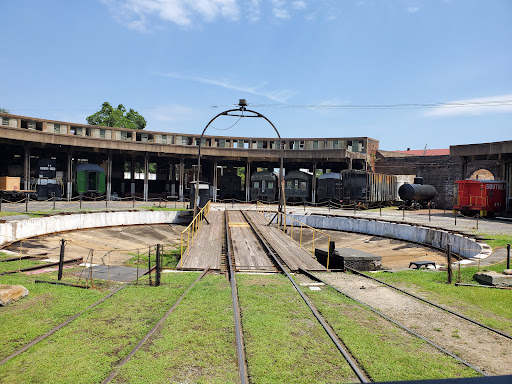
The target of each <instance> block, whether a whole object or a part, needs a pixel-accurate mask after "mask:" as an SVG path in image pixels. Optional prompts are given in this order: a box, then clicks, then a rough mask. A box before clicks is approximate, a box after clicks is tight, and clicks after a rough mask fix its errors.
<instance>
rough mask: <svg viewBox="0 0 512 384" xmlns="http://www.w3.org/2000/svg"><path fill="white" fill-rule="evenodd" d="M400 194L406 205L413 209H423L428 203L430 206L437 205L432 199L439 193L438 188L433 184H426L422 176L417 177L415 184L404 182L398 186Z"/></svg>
mask: <svg viewBox="0 0 512 384" xmlns="http://www.w3.org/2000/svg"><path fill="white" fill-rule="evenodd" d="M398 195H399V196H400V199H402V200H403V201H404V204H405V205H406V206H408V207H411V208H413V209H421V208H424V207H426V206H428V204H430V208H435V207H436V206H435V203H434V202H433V201H432V200H433V199H434V197H436V195H437V191H436V188H435V187H434V186H433V185H429V184H424V183H423V178H422V177H415V178H414V184H409V183H405V184H402V185H401V186H400V188H398Z"/></svg>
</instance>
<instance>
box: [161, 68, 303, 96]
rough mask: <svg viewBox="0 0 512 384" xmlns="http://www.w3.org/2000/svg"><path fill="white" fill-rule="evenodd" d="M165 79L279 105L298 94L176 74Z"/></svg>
mask: <svg viewBox="0 0 512 384" xmlns="http://www.w3.org/2000/svg"><path fill="white" fill-rule="evenodd" d="M163 76H165V77H169V78H173V79H180V80H188V81H194V82H196V83H202V84H208V85H214V86H217V87H222V88H225V89H230V90H232V91H240V92H243V93H250V94H253V95H258V96H263V97H266V98H267V99H270V100H273V101H276V102H279V103H285V102H287V101H288V100H289V99H290V98H292V97H293V96H295V94H296V92H294V91H291V90H287V89H282V90H266V89H264V87H265V84H262V85H260V86H243V85H237V84H233V83H231V82H230V81H229V80H225V79H220V80H214V79H207V78H204V77H197V76H183V75H179V74H176V73H166V74H163Z"/></svg>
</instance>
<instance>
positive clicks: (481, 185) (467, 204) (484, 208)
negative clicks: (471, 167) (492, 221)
mask: <svg viewBox="0 0 512 384" xmlns="http://www.w3.org/2000/svg"><path fill="white" fill-rule="evenodd" d="M506 185H507V183H506V182H505V181H496V180H457V181H456V182H455V190H454V195H453V196H454V203H453V209H454V210H457V211H461V212H462V213H467V214H469V213H473V214H477V213H479V214H480V216H494V214H495V213H496V212H500V211H505V210H506V208H507V204H506V190H507V188H506Z"/></svg>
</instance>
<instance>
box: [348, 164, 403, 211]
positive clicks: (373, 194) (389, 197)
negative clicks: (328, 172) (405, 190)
mask: <svg viewBox="0 0 512 384" xmlns="http://www.w3.org/2000/svg"><path fill="white" fill-rule="evenodd" d="M341 177H342V184H343V199H342V200H343V203H344V204H357V205H358V206H359V207H361V208H369V207H371V206H375V205H379V204H391V203H392V202H394V201H395V200H397V193H396V191H397V188H396V176H394V175H385V174H381V173H373V172H369V171H355V170H348V171H342V172H341Z"/></svg>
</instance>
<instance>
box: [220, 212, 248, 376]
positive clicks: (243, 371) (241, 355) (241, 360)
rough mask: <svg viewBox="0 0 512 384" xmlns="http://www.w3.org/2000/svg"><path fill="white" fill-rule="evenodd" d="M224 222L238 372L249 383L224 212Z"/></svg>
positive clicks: (227, 227)
mask: <svg viewBox="0 0 512 384" xmlns="http://www.w3.org/2000/svg"><path fill="white" fill-rule="evenodd" d="M224 219H225V220H224V222H225V226H226V228H225V229H226V238H225V240H226V248H227V257H228V266H229V269H228V274H229V281H230V283H231V300H232V302H233V316H234V320H235V337H236V350H237V354H238V370H239V372H240V382H241V383H242V384H246V383H249V373H248V369H247V361H246V359H245V348H244V338H243V333H242V318H241V314H240V303H239V300H238V289H237V285H236V278H235V271H234V269H233V262H232V260H231V232H230V231H229V220H228V213H227V211H224Z"/></svg>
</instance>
